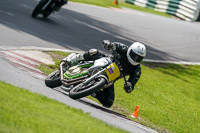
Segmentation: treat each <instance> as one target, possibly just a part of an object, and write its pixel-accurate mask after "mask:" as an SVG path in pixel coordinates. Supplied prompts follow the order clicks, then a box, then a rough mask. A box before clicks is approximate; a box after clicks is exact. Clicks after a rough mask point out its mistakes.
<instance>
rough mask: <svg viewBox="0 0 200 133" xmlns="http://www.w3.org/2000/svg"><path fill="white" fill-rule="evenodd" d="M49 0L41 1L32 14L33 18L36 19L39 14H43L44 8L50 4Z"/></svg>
mask: <svg viewBox="0 0 200 133" xmlns="http://www.w3.org/2000/svg"><path fill="white" fill-rule="evenodd" d="M48 1H49V0H41V1H40V2H39V3H38V4H37V6H36V7H35V9H34V10H33V12H32V17H33V18H35V17H37V15H38V14H40V13H42V8H43V7H44V6H45V5H46V4H47V3H48Z"/></svg>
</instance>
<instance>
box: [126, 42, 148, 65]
mask: <svg viewBox="0 0 200 133" xmlns="http://www.w3.org/2000/svg"><path fill="white" fill-rule="evenodd" d="M145 56H146V47H145V46H144V44H142V43H140V42H135V43H133V44H132V45H131V46H130V47H129V48H128V51H127V58H128V61H129V62H130V63H131V64H132V65H134V66H135V65H138V64H139V63H140V62H141V61H142V60H143V59H144V57H145Z"/></svg>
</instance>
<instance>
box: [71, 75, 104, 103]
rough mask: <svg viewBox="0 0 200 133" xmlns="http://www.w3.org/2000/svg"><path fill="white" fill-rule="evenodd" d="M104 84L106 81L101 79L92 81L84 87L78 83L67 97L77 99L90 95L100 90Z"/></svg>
mask: <svg viewBox="0 0 200 133" xmlns="http://www.w3.org/2000/svg"><path fill="white" fill-rule="evenodd" d="M105 84H106V80H105V79H104V78H102V77H99V78H97V79H94V80H93V81H91V82H90V83H89V84H86V85H84V84H83V83H80V84H79V85H77V86H75V87H74V88H73V89H71V90H70V92H69V97H71V98H73V99H78V98H82V97H85V96H88V95H91V94H92V93H94V92H97V91H98V90H100V89H102V88H103V87H104V85H105Z"/></svg>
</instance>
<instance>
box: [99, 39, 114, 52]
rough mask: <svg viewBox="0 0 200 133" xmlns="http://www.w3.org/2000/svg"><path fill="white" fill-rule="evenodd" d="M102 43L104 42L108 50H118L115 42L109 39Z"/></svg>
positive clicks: (104, 46)
mask: <svg viewBox="0 0 200 133" xmlns="http://www.w3.org/2000/svg"><path fill="white" fill-rule="evenodd" d="M102 44H103V48H105V49H106V50H110V51H113V50H116V46H115V44H114V43H111V42H110V41H109V40H103V42H102Z"/></svg>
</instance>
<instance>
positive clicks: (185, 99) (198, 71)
mask: <svg viewBox="0 0 200 133" xmlns="http://www.w3.org/2000/svg"><path fill="white" fill-rule="evenodd" d="M199 81H200V66H189V65H175V64H156V63H143V64H142V75H141V78H140V80H139V81H138V83H137V84H136V86H135V89H134V91H133V92H132V93H130V94H127V93H126V92H125V91H124V90H123V89H122V88H123V84H124V82H123V80H119V81H117V82H116V83H115V102H114V105H113V106H112V110H114V111H117V112H119V113H122V114H124V115H126V116H127V117H129V115H131V114H132V112H133V111H134V109H135V107H136V105H139V106H140V111H139V117H140V118H141V119H140V120H137V119H134V120H135V121H137V122H139V123H142V124H144V125H146V126H149V127H151V128H154V129H157V130H158V131H160V132H174V133H189V132H191V133H199V127H200V96H199V94H200V82H199ZM90 98H91V97H90ZM91 99H93V98H91ZM93 100H95V99H93Z"/></svg>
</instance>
